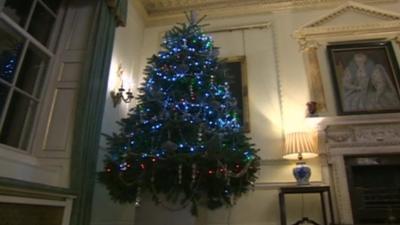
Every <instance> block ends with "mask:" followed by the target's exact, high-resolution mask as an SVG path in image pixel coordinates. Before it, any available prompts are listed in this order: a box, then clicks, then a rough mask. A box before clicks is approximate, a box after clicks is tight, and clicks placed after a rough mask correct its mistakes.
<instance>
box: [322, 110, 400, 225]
mask: <svg viewBox="0 0 400 225" xmlns="http://www.w3.org/2000/svg"><path fill="white" fill-rule="evenodd" d="M317 124H318V126H317V129H318V133H319V146H320V150H321V153H322V154H321V158H322V162H323V163H322V181H323V182H324V183H325V184H327V185H330V186H331V188H332V190H333V200H334V205H335V207H334V208H335V220H336V221H338V223H339V224H400V114H398V113H396V114H385V115H384V117H383V116H382V115H363V116H346V117H330V118H324V119H323V120H321V119H320V121H319V122H318V123H317ZM325 159H326V160H325Z"/></svg>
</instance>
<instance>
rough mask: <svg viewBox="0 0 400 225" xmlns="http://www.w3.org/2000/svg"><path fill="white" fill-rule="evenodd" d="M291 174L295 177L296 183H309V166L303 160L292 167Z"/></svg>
mask: <svg viewBox="0 0 400 225" xmlns="http://www.w3.org/2000/svg"><path fill="white" fill-rule="evenodd" d="M293 175H294V177H295V178H296V181H297V185H309V184H310V177H311V168H310V167H309V166H308V165H307V164H306V163H305V162H303V161H300V162H297V163H296V167H294V168H293Z"/></svg>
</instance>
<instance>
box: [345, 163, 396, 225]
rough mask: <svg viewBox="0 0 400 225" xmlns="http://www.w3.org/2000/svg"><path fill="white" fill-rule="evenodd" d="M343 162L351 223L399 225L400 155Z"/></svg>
mask: <svg viewBox="0 0 400 225" xmlns="http://www.w3.org/2000/svg"><path fill="white" fill-rule="evenodd" d="M344 161H345V164H346V173H347V183H348V189H349V193H350V201H351V208H352V213H353V221H354V224H400V155H362V156H359V155H357V156H345V158H344Z"/></svg>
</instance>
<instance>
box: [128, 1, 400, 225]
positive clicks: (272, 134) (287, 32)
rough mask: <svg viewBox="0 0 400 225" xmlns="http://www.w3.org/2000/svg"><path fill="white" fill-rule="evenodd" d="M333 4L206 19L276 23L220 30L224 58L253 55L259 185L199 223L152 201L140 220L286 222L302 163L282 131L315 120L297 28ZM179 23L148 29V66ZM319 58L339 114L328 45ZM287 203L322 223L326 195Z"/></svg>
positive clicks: (294, 214)
mask: <svg viewBox="0 0 400 225" xmlns="http://www.w3.org/2000/svg"><path fill="white" fill-rule="evenodd" d="M378 7H382V8H386V9H389V10H392V11H393V10H394V9H397V11H398V10H400V4H399V3H392V4H380V5H378ZM332 9H333V8H329V9H326V8H325V9H319V10H298V11H292V10H287V11H280V12H276V13H272V14H265V15H257V16H244V17H236V18H225V19H213V20H206V21H205V23H207V24H211V26H210V28H208V29H212V28H213V27H214V28H215V27H218V28H221V27H231V26H237V25H245V24H257V23H264V22H271V24H272V26H271V27H270V28H268V29H253V30H246V31H233V32H222V33H215V34H212V36H213V37H214V40H215V45H216V46H218V47H221V49H220V53H221V57H229V56H242V55H245V56H246V58H247V69H248V82H249V101H250V127H251V133H250V136H251V137H252V138H253V141H254V143H255V144H256V145H257V147H258V148H260V149H261V151H260V156H261V157H262V159H263V162H262V170H261V172H260V176H259V180H258V182H257V185H256V190H255V192H253V193H250V194H249V195H247V196H245V197H243V198H241V199H240V200H239V201H238V204H237V205H236V206H235V207H234V208H233V209H231V210H230V211H229V210H226V209H222V210H217V211H212V212H211V211H208V212H206V213H203V214H202V218H201V220H203V221H204V220H205V221H206V222H199V221H200V220H199V221H197V223H196V221H195V220H194V219H193V218H192V217H190V215H189V211H188V210H186V211H181V212H179V213H168V211H167V210H165V209H163V208H161V207H157V206H154V204H152V203H151V202H150V200H149V199H147V200H146V202H145V203H144V204H143V206H142V207H141V208H139V209H138V210H137V214H136V223H135V224H136V225H167V224H168V225H180V224H185V225H190V224H209V225H211V224H212V225H217V224H235V225H261V224H263V225H265V224H279V223H280V219H279V213H278V207H279V205H278V191H279V186H281V185H285V184H291V182H294V178H293V176H292V174H291V173H292V172H291V169H292V167H293V164H294V163H293V162H288V161H285V160H282V159H281V149H282V134H283V133H285V132H292V131H298V130H307V129H309V124H308V123H307V121H306V120H305V116H306V103H307V102H308V101H309V96H308V85H307V78H306V74H305V67H304V62H303V56H302V53H301V51H300V50H299V45H298V43H297V41H296V40H295V39H294V38H293V36H292V34H293V32H294V31H295V30H297V29H298V28H300V27H301V26H302V25H304V24H306V23H308V22H310V21H312V20H315V19H317V18H319V17H321V16H322V15H324V14H326V13H328V12H329V11H330V10H332ZM394 11H396V10H394ZM171 26H172V25H171ZM171 26H160V27H149V28H146V29H145V35H144V36H145V38H144V43H143V55H142V60H141V61H142V65H141V68H142V69H143V68H144V66H145V64H144V63H145V61H144V59H145V58H147V57H149V56H151V55H152V54H155V53H156V52H157V51H158V50H159V48H160V47H159V43H160V37H161V36H162V33H163V32H165V31H166V30H168V29H169V28H171ZM395 48H396V49H398V48H397V47H395ZM319 58H320V61H321V62H322V63H323V66H322V76H323V82H324V85H325V86H326V87H325V91H326V92H327V93H326V96H327V100H328V107H329V108H328V110H329V111H328V113H327V114H326V115H334V114H335V113H334V111H335V108H334V102H333V101H334V99H333V94H332V93H331V92H332V88H331V87H330V79H329V71H327V70H326V66H324V65H325V64H326V63H327V57H326V56H325V52H324V51H323V50H321V51H320V52H319ZM309 165H311V167H312V170H313V174H312V177H311V181H312V182H325V183H326V182H329V181H328V180H326V175H325V176H323V175H322V174H323V172H322V166H321V165H322V164H321V159H320V158H317V159H313V160H310V161H309ZM324 174H325V172H324ZM303 204H304V207H303V206H302V205H303ZM287 207H288V212H289V213H288V215H289V220H288V223H289V224H291V223H293V222H294V221H296V220H297V219H299V218H301V214H302V210H301V209H303V210H304V215H307V216H309V217H311V218H313V219H315V220H316V221H318V222H322V215H321V210H320V206H319V199H318V196H315V195H305V196H304V201H303V200H302V197H301V196H300V195H298V196H291V197H290V198H288V199H287ZM177 218H180V220H179V222H175V221H176V220H177ZM165 221H169V222H165ZM228 221H229V222H228Z"/></svg>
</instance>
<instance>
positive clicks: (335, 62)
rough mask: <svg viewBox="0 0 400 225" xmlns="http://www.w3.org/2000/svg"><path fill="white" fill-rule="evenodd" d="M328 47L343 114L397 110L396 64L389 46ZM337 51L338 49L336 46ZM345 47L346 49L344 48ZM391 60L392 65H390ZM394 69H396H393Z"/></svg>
mask: <svg viewBox="0 0 400 225" xmlns="http://www.w3.org/2000/svg"><path fill="white" fill-rule="evenodd" d="M365 45H366V44H363V45H361V46H359V48H357V47H358V46H354V44H352V45H350V46H346V45H344V46H343V45H341V46H339V48H334V47H328V49H329V50H330V59H331V65H332V69H333V73H334V78H335V80H336V92H337V96H338V98H339V99H340V102H339V104H340V105H339V106H340V107H339V109H340V112H342V113H343V114H350V113H379V112H386V111H388V112H389V111H398V110H400V96H399V88H398V84H399V83H398V77H399V74H398V68H397V61H396V59H395V57H394V54H393V55H391V54H392V53H393V52H390V50H391V51H393V50H392V49H391V48H390V49H389V51H388V49H387V48H388V46H390V47H391V45H390V44H389V45H388V44H386V45H382V44H380V45H377V46H372V48H371V46H367V47H366V46H365ZM335 47H337V46H335ZM346 47H347V48H346ZM391 60H393V61H391ZM394 65H396V67H394Z"/></svg>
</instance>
